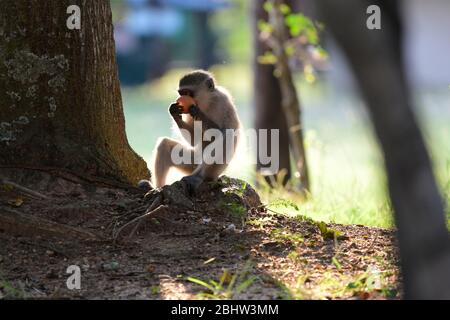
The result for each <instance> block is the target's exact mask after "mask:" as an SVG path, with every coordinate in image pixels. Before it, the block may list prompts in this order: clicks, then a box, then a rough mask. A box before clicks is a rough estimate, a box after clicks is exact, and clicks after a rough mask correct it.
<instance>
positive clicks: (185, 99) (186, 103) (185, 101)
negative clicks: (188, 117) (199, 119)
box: [177, 96, 196, 113]
mask: <svg viewBox="0 0 450 320" xmlns="http://www.w3.org/2000/svg"><path fill="white" fill-rule="evenodd" d="M177 103H178V104H179V105H180V106H181V107H182V108H183V113H189V108H190V107H191V106H194V105H195V104H196V103H195V100H194V98H192V97H190V96H181V97H179V98H178V99H177Z"/></svg>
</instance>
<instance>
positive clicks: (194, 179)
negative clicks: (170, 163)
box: [181, 175, 203, 196]
mask: <svg viewBox="0 0 450 320" xmlns="http://www.w3.org/2000/svg"><path fill="white" fill-rule="evenodd" d="M181 181H182V182H184V184H185V186H186V193H187V194H188V195H189V196H193V195H195V194H196V192H197V189H198V187H199V186H200V185H201V184H202V182H203V179H202V178H201V177H199V176H197V175H191V176H186V177H183V179H181Z"/></svg>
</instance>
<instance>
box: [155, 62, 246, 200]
mask: <svg viewBox="0 0 450 320" xmlns="http://www.w3.org/2000/svg"><path fill="white" fill-rule="evenodd" d="M178 93H179V94H180V97H179V98H178V100H177V103H174V104H172V105H171V106H170V107H169V113H170V114H171V116H172V118H173V120H174V121H175V123H176V124H177V126H178V128H179V129H180V131H181V133H182V136H183V137H184V139H185V140H186V143H182V142H180V141H177V140H174V139H170V138H160V140H159V141H158V143H157V146H156V148H155V150H154V170H153V173H154V183H155V185H156V187H162V186H164V185H165V184H166V176H167V173H168V171H169V169H170V168H172V167H175V168H177V169H178V170H180V171H181V172H182V173H183V174H185V175H186V176H185V177H184V178H183V179H182V181H184V182H185V183H186V185H187V187H188V191H189V192H190V193H194V192H195V190H196V189H197V188H198V186H199V185H200V184H201V183H202V182H203V181H214V180H216V179H217V178H218V177H219V175H220V174H222V173H223V171H224V170H225V169H226V167H227V166H228V164H229V161H226V160H225V159H224V161H223V162H221V163H212V164H211V163H205V161H204V159H203V157H202V160H201V162H200V163H198V162H197V164H195V163H194V161H193V158H194V156H193V154H194V153H195V151H198V150H199V148H200V151H204V150H205V148H206V147H207V146H208V145H210V144H212V143H214V141H215V139H214V140H213V139H211V140H212V141H204V140H208V139H209V138H208V137H206V139H204V138H205V131H207V130H208V129H216V130H215V132H216V133H217V132H218V131H220V132H221V134H222V135H223V136H222V137H223V143H221V142H220V140H219V144H220V143H221V144H220V146H221V148H220V149H221V150H220V152H221V153H222V154H223V155H224V156H225V155H226V156H227V157H228V159H231V158H232V157H233V156H234V153H235V151H236V144H237V141H238V138H239V131H240V130H239V129H240V127H241V124H240V121H239V118H238V115H237V111H236V108H235V106H234V103H233V100H232V98H231V96H230V94H229V93H228V92H227V91H226V90H225V89H224V88H221V87H218V86H216V81H215V79H214V77H213V75H212V74H211V73H209V72H206V71H203V70H197V71H193V72H190V73H188V74H186V75H185V76H183V77H182V78H181V80H180V83H179V88H178ZM186 104H191V105H186ZM194 121H195V122H196V124H195V125H196V126H199V125H200V123H199V122H201V128H202V130H201V137H195V134H194ZM197 121H199V122H197ZM229 129H232V130H229ZM230 132H232V136H230ZM210 133H211V131H210ZM206 136H209V135H208V134H207V135H206ZM194 137H195V138H196V140H198V141H194ZM230 138H231V139H233V141H232V143H231V146H230V141H226V139H230ZM172 151H174V152H175V153H177V154H178V153H181V152H184V153H185V154H186V152H187V153H188V154H190V155H191V156H190V160H191V161H187V162H188V163H181V164H176V163H174V161H173V154H172Z"/></svg>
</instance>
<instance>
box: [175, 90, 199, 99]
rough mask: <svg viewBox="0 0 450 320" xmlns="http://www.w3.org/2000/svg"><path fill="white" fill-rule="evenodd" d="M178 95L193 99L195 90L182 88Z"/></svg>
mask: <svg viewBox="0 0 450 320" xmlns="http://www.w3.org/2000/svg"><path fill="white" fill-rule="evenodd" d="M178 94H179V95H180V96H189V97H191V98H194V97H195V93H194V90H192V89H191V88H180V89H178Z"/></svg>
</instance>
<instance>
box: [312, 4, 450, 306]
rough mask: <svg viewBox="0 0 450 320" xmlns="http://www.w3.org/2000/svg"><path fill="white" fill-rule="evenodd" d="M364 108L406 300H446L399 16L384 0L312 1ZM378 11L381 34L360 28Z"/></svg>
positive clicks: (442, 232)
mask: <svg viewBox="0 0 450 320" xmlns="http://www.w3.org/2000/svg"><path fill="white" fill-rule="evenodd" d="M317 4H318V5H319V8H320V9H321V14H322V18H323V21H324V22H325V24H326V26H327V29H328V30H329V31H330V32H331V33H332V34H333V35H334V36H335V38H336V40H337V42H338V43H339V44H340V45H341V47H342V49H343V50H344V52H345V54H346V56H347V57H348V58H349V62H350V65H351V67H352V69H353V71H354V74H355V75H356V78H357V80H358V83H359V85H360V88H361V91H362V94H363V96H364V97H365V99H366V101H367V105H368V108H369V112H370V115H371V118H372V122H373V124H374V128H375V132H376V135H377V137H378V140H379V142H380V144H381V147H382V150H383V153H384V159H385V166H386V170H387V176H388V181H389V193H390V197H391V199H392V206H393V209H394V212H395V220H396V224H397V227H398V239H399V245H400V255H401V261H402V262H401V264H402V265H401V267H402V272H403V277H404V283H405V284H404V288H405V297H406V298H410V299H449V298H450V277H449V276H448V271H449V270H450V237H449V233H448V230H447V228H446V223H445V218H444V217H445V216H444V209H443V201H442V199H441V197H440V195H439V191H438V188H437V185H436V182H435V179H434V176H433V172H432V168H431V161H430V158H429V156H428V152H427V149H426V147H425V143H424V141H423V137H422V134H421V132H420V129H419V127H418V125H417V121H416V118H415V115H414V113H413V110H412V102H411V94H410V90H409V88H408V84H407V81H406V79H405V75H404V70H403V61H402V58H401V57H402V52H401V45H400V40H401V29H400V22H401V21H400V17H399V13H398V10H397V8H396V4H395V3H393V1H392V0H389V1H361V0H347V1H335V0H320V1H317ZM371 4H378V5H380V6H381V12H382V30H369V29H367V28H366V18H367V15H366V8H367V7H368V6H369V5H371Z"/></svg>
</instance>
